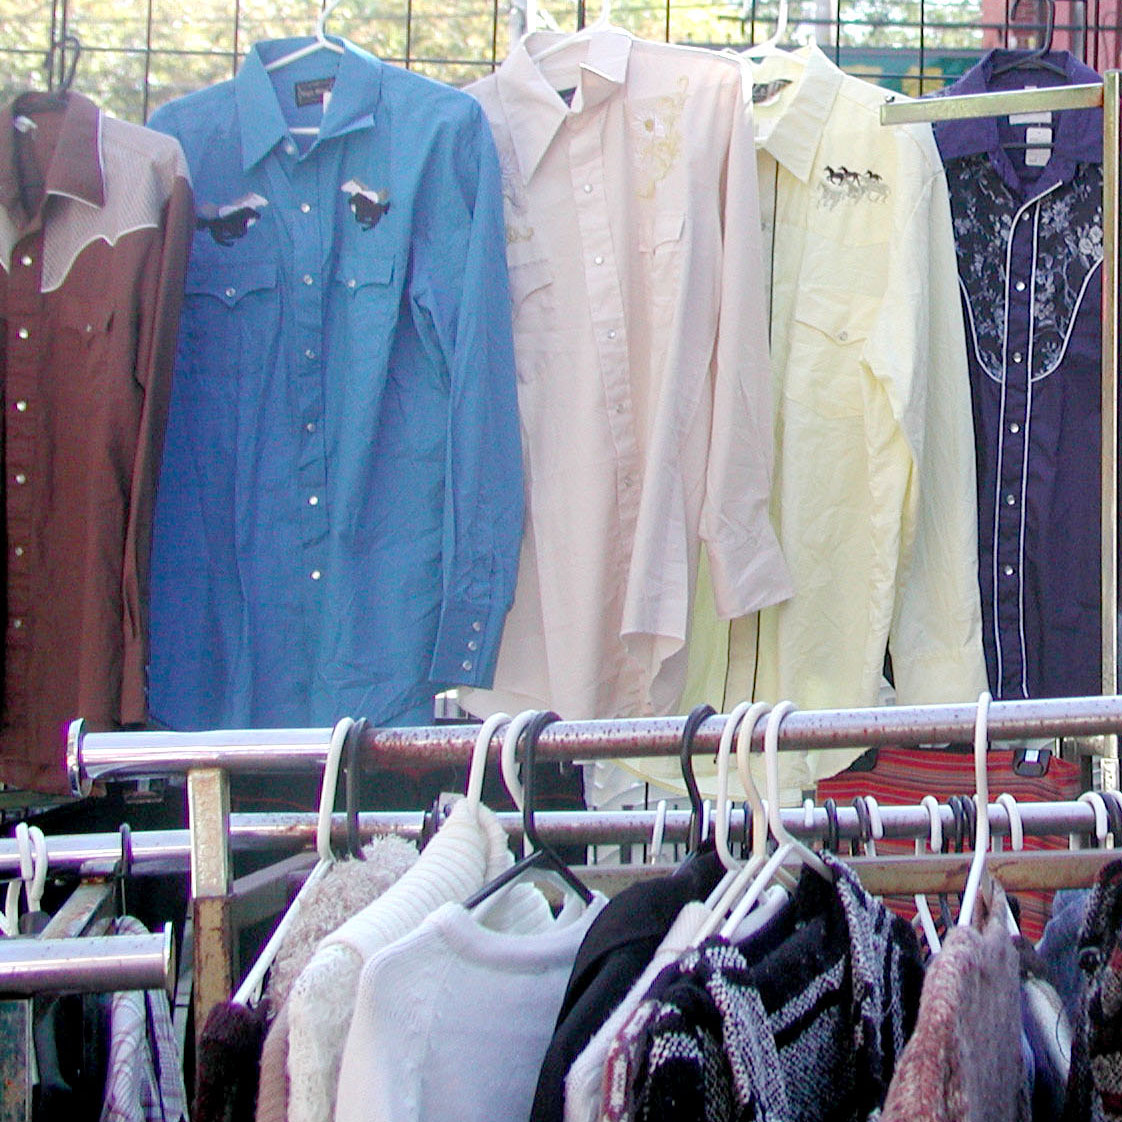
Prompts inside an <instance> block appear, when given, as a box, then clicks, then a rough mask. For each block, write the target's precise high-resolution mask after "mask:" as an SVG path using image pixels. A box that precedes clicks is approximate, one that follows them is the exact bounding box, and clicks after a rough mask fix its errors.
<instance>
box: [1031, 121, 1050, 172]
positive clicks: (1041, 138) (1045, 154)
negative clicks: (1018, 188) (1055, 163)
mask: <svg viewBox="0 0 1122 1122" xmlns="http://www.w3.org/2000/svg"><path fill="white" fill-rule="evenodd" d="M1025 143H1026V144H1046V145H1047V146H1048V147H1046V148H1027V149H1025V166H1026V167H1030V168H1042V167H1044V165H1045V164H1047V163H1048V161H1049V160H1050V159H1051V158H1052V130H1051V129H1050V128H1044V127H1042V126H1037V127H1035V128H1027V129H1025Z"/></svg>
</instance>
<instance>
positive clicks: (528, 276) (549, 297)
mask: <svg viewBox="0 0 1122 1122" xmlns="http://www.w3.org/2000/svg"><path fill="white" fill-rule="evenodd" d="M506 264H507V275H508V276H509V278H510V304H511V310H512V312H513V315H514V322H515V325H516V330H517V328H518V327H519V326H520V327H522V328H527V327H530V326H542V325H543V324H544V323H545V322H547V321H548V319H549V317H551V315H552V313H553V310H554V305H555V293H554V291H553V266H552V265H551V264H550V262H549V256H548V254H547V253H546V251H545V248H544V247H543V246H542V245H540V244H539V243H538V242H537V240H535V239H534V238H530V239H528V240H526V241H514V242H510V243H509V244H508V245H507V254H506Z"/></svg>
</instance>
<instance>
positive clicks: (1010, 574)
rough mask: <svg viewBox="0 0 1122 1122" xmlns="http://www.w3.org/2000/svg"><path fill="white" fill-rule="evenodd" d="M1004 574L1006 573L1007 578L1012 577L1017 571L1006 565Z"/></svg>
mask: <svg viewBox="0 0 1122 1122" xmlns="http://www.w3.org/2000/svg"><path fill="white" fill-rule="evenodd" d="M1002 572H1004V573H1005V575H1006V576H1007V577H1011V576H1012V575H1013V574H1014V573H1015V572H1016V570H1015V569H1014V568H1013V566H1012V565H1006V566H1005V568H1004V569H1003V570H1002Z"/></svg>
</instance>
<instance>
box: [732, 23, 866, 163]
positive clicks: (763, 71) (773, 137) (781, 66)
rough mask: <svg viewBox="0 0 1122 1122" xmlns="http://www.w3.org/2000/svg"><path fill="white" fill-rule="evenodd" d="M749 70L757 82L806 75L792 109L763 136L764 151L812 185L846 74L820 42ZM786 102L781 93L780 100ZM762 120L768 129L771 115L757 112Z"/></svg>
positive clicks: (792, 98)
mask: <svg viewBox="0 0 1122 1122" xmlns="http://www.w3.org/2000/svg"><path fill="white" fill-rule="evenodd" d="M749 65H750V73H751V75H752V79H753V82H768V81H771V80H773V79H775V78H779V77H786V76H787V75H788V74H790V73H798V74H799V75H800V77H799V78H798V85H797V86H796V87H795V90H794V92H793V93H792V94H790V95H788V98H789V100H788V102H787V105H786V107H785V108H784V109H783V111H782V114H781V115H780V116H779V118H778V119H777V120H775V122H774V124H773V125H772V127H771V129H770V131H768V132H767V133H766V135H764V136H763V137H762V139H761V141H760V142H759V147H761V148H763V149H764V150H765V151H766V152H769V153H770V154H771V155H772V156H774V157H775V159H776V160H778V161H779V163H781V164H782V165H783V166H784V167H785V168H786V169H787V170H788V171H789V172H790V173H791V174H792V175H794V176H795V177H796V178H798V179H799V180H801V181H802V182H803V183H806V182H808V181H809V179H810V173H811V171H812V169H813V167H814V157H815V155H816V154H817V153H818V146H819V144H821V142H822V137H823V136H824V135H825V131H826V122H827V120H828V119H829V116H830V114H831V113H832V112H833V110H834V102H835V101H836V100H837V96H838V91H839V90H840V89H841V84H842V81H843V79H844V77H845V75H844V73H843V72H842V71H841V70H840V69H839V68H838V67H837V66H835V65H834V64H833V63H832V62H831V61H830V60H829V59H828V58H827V57H826V56H825V54H823V52H822V49H821V48H820V47H819V46H817V44H814V43H811V44H810V45H808V46H806V47H801V48H800V49H799V50H797V51H791V52H789V53H788V52H782V53H777V54H775V55H773V56H768V57H766V58H764V59H763V60H762V61H761V62H759V63H750V64H749ZM783 97H784V95H783V94H780V98H781V99H782V98H783ZM757 120H758V122H759V123H761V124H766V122H767V114H766V111H764V112H760V111H757ZM759 131H760V132H762V131H763V130H759Z"/></svg>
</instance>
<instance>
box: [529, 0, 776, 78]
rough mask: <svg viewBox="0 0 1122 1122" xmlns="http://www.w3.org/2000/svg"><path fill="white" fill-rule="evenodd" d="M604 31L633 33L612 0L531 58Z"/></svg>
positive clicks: (541, 58)
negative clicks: (617, 17) (619, 21)
mask: <svg viewBox="0 0 1122 1122" xmlns="http://www.w3.org/2000/svg"><path fill="white" fill-rule="evenodd" d="M784 2H786V0H784ZM602 31H614V32H617V33H619V34H621V35H630V34H631V32H630V31H628V30H627V29H626V28H623V27H618V26H616V25H615V24H613V23H612V0H600V14H599V15H598V16H597V17H596V18H595V19H594V20H593V21H592V22H591V23H586V24H585V25H584V27H582V28H581V29H580V30H579V31H574V32H573V33H572V34H571V35H566V36H565V37H564V38H563V39H558V40H557V41H556V42H554V43H550V44H548V45H547V46H545V47H542V48H541V50H539V51H531V52H530V58H531V59H532V60H533V62H535V63H540V62H542V61H544V60H545V59H547V58H550V57H551V56H552V55H557V54H560V53H561V52H562V51H567V50H568V49H569V48H570V47H572V46H575V45H576V44H578V43H584V42H586V41H587V40H589V39H591V38H592V37H593V36H594V35H598V34H599V33H600V32H602ZM532 34H533V32H532V31H531V32H530V33H529V34H528V35H526V36H525V37H524V38H523V43H526V41H527V40H528V39H529V37H530V35H532Z"/></svg>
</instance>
